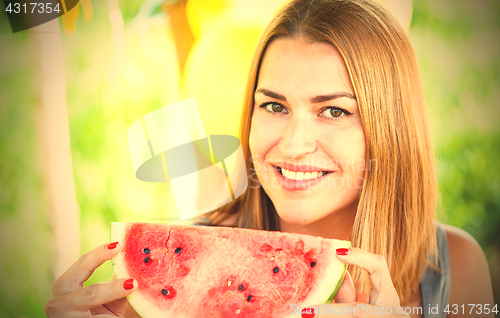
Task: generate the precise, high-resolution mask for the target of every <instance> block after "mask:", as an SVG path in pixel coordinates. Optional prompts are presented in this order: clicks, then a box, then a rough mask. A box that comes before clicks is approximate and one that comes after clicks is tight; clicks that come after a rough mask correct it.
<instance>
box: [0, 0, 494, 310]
mask: <svg viewBox="0 0 500 318" xmlns="http://www.w3.org/2000/svg"><path fill="white" fill-rule="evenodd" d="M111 2H112V1H108V2H106V1H94V2H92V6H93V16H92V17H91V18H88V19H84V18H83V15H82V14H80V16H79V17H78V18H75V19H76V20H75V25H74V28H72V27H71V26H69V27H66V29H67V31H66V32H62V33H61V39H62V44H63V54H64V65H65V74H66V85H67V86H66V92H67V105H68V116H69V130H70V136H71V155H72V163H73V171H74V183H75V189H76V199H77V202H78V206H79V209H80V211H79V217H80V224H79V229H80V243H79V245H80V246H81V248H80V251H78V253H79V254H80V253H85V252H87V251H89V250H91V249H92V248H94V247H96V246H97V245H99V244H102V243H104V242H107V241H108V240H109V223H110V222H112V221H154V220H158V219H165V218H175V217H176V215H177V210H176V207H175V203H174V202H173V196H172V194H171V192H170V189H169V187H168V184H150V183H145V182H141V181H139V180H137V179H136V178H135V176H134V172H133V168H132V164H131V161H130V154H129V150H128V139H127V138H128V137H127V130H128V127H129V126H130V125H131V124H132V123H133V122H134V121H135V120H137V119H138V118H140V117H141V116H143V115H145V114H147V113H149V112H151V111H153V110H155V109H158V108H160V107H161V106H164V105H167V104H168V103H171V102H174V101H177V100H179V99H181V98H183V97H184V96H186V95H189V94H190V92H191V91H190V89H189V85H188V84H186V83H183V82H182V80H181V75H180V71H179V68H178V64H177V63H178V61H177V55H176V54H177V53H176V48H175V45H174V37H173V35H172V32H171V31H170V29H169V25H168V23H169V21H170V20H169V17H168V15H167V14H166V12H165V10H164V9H163V7H162V2H161V1H146V2H144V3H143V2H142V1H137V0H130V1H121V2H120V3H119V9H120V13H121V17H122V18H123V20H120V19H118V22H120V21H123V27H122V28H121V29H120V28H118V29H117V26H120V23H118V24H114V25H112V24H111V23H110V21H111V20H112V18H111V17H112V15H111V14H110V12H111V9H110V5H109V3H111ZM413 6H414V8H413V19H412V24H411V28H410V37H411V39H412V41H413V44H414V46H415V49H416V52H417V55H418V58H419V62H420V66H421V71H422V75H423V80H424V85H425V91H426V96H427V102H428V105H429V114H430V119H431V123H432V134H433V138H434V141H435V149H436V159H437V164H438V177H439V185H440V186H439V190H440V205H439V211H438V214H439V219H440V220H442V221H443V222H445V223H448V224H451V225H454V226H458V227H460V228H462V229H464V230H466V231H467V232H469V233H470V234H472V236H474V237H475V238H476V240H477V241H478V242H479V244H480V245H481V247H482V248H483V250H484V252H485V254H486V257H487V259H488V262H489V266H490V271H491V275H492V280H493V283H494V288H495V302H496V303H500V213H499V212H500V165H499V164H498V163H499V162H500V149H499V146H500V127H499V125H498V123H499V122H500V107H499V105H498V104H499V102H500V89H499V87H498V84H499V80H500V59H499V57H500V44H499V42H500V41H499V39H500V2H499V1H495V0H478V1H469V0H439V1H435V0H416V1H414V4H413ZM0 8H1V9H2V12H1V13H0V156H1V159H0V255H1V256H0V257H1V267H0V282H2V284H1V287H0V318H4V317H5V318H7V317H8V318H11V317H16V318H17V317H44V316H45V315H44V313H43V307H44V304H45V302H46V301H47V300H48V298H49V297H50V289H51V286H52V283H53V281H54V275H53V272H52V266H53V260H54V257H55V251H54V248H53V243H54V237H53V232H52V229H51V223H50V221H49V220H50V213H51V212H50V206H51V202H49V200H48V199H47V197H46V192H47V190H46V186H45V181H44V180H45V179H44V178H45V176H44V174H43V171H42V170H43V169H42V168H41V167H42V166H43V165H42V164H40V160H41V159H40V149H39V145H38V142H39V141H38V140H39V139H37V138H38V135H37V134H38V130H37V127H38V125H39V124H38V123H37V121H38V117H37V116H38V115H37V114H38V112H39V100H40V99H39V96H38V95H37V87H38V86H39V83H37V79H36V76H34V74H35V73H36V70H37V67H38V66H37V63H39V62H38V61H37V57H36V50H33V43H32V42H33V41H32V35H31V34H30V33H29V32H28V31H23V32H19V33H16V34H12V32H11V30H10V26H9V23H8V19H7V16H6V14H5V8H4V7H3V5H0ZM87 13H88V11H87ZM115 22H116V20H115ZM259 23H260V22H259ZM70 24H71V23H70ZM61 25H62V24H61ZM252 27H255V29H258V26H252ZM116 32H118V33H116ZM120 32H121V33H120ZM252 32H253V31H252ZM195 33H196V32H195ZM117 34H118V35H117ZM255 34H256V33H255V32H253V33H252V36H254V35H255ZM195 36H199V34H198V35H197V34H195ZM202 36H203V34H202ZM250 42H251V41H250ZM250 42H249V43H250ZM232 43H233V42H231V41H229V40H228V43H226V45H227V47H230V46H231V45H232ZM247 45H249V44H248V43H247ZM227 47H225V46H221V47H220V50H221V52H222V51H224V50H227ZM245 50H246V51H249V49H248V48H245ZM251 53H252V52H251V50H250V51H249V55H251ZM245 58H246V57H245ZM242 59H244V58H242ZM195 62H196V61H194V62H193V61H191V65H196V63H195ZM237 62H238V61H236V62H235V63H237ZM218 66H219V65H218ZM220 67H222V66H220ZM222 68H223V67H222ZM189 71H190V70H189V69H187V70H186V72H189ZM196 71H197V69H195V70H194V71H192V70H191V72H192V73H193V72H194V73H195V74H196ZM210 75H211V76H213V77H214V78H215V79H217V76H219V75H218V74H210ZM244 81H245V80H244V78H242V79H241V80H240V81H236V82H235V83H236V84H235V85H238V87H237V91H236V92H237V93H239V92H240V90H242V85H243V84H244ZM214 82H215V83H216V84H217V81H216V80H215V81H214ZM207 85H208V83H207ZM215 97H216V98H218V97H217V96H215ZM221 100H222V101H221V102H220V103H219V102H218V101H217V100H216V101H215V103H218V108H216V109H215V110H214V109H206V108H205V109H203V108H200V112H201V113H202V118H203V120H204V124H205V128H206V131H207V133H209V134H211V133H220V131H218V130H217V129H219V128H218V127H219V125H218V119H217V118H223V119H224V118H227V117H224V116H230V117H231V116H232V117H235V118H236V116H237V114H238V108H237V107H235V106H238V105H240V102H241V101H240V100H239V99H238V100H233V102H232V104H227V103H228V102H227V100H224V97H221ZM209 113H210V114H211V116H212V117H210V116H207V114H209ZM227 114H229V115H227ZM232 117H231V118H232ZM207 118H208V119H207ZM212 118H213V121H212ZM219 120H220V119H219ZM227 129H228V130H229V131H232V130H233V129H234V127H233V126H231V127H229V128H227ZM111 273H112V269H111V265H110V264H105V265H104V266H103V267H102V268H100V269H98V270H97V271H96V273H95V274H94V276H93V277H92V278H91V279H90V280H89V282H88V283H94V282H97V281H106V280H108V279H109V278H110V277H111Z"/></svg>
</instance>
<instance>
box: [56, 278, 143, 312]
mask: <svg viewBox="0 0 500 318" xmlns="http://www.w3.org/2000/svg"><path fill="white" fill-rule="evenodd" d="M135 289H137V282H136V281H135V280H134V279H132V278H129V279H118V280H115V281H112V282H107V283H98V284H93V285H90V286H87V287H85V288H81V289H78V290H75V291H74V292H71V293H69V294H66V295H65V296H64V298H65V301H64V303H65V304H66V306H67V308H68V309H70V310H76V311H87V310H90V309H92V308H95V307H98V306H101V305H104V304H108V303H111V302H113V301H116V300H119V299H122V298H125V297H126V296H128V295H130V294H131V293H132V292H133V291H134V290H135ZM123 304H124V305H126V303H123ZM124 309H125V308H124Z"/></svg>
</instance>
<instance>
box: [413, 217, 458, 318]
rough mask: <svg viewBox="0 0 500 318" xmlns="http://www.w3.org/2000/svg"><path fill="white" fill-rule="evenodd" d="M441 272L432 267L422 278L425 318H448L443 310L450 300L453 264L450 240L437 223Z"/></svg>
mask: <svg viewBox="0 0 500 318" xmlns="http://www.w3.org/2000/svg"><path fill="white" fill-rule="evenodd" d="M436 239H437V246H438V253H439V256H438V266H439V272H437V271H436V270H434V269H433V268H431V267H427V271H426V272H425V273H424V276H423V277H422V281H421V282H420V287H421V289H422V305H423V314H424V318H446V315H447V314H446V312H444V311H443V310H444V309H445V307H446V306H447V305H448V301H449V299H450V286H451V264H450V255H449V252H448V239H447V238H446V232H445V230H444V229H443V227H442V226H441V223H439V222H436Z"/></svg>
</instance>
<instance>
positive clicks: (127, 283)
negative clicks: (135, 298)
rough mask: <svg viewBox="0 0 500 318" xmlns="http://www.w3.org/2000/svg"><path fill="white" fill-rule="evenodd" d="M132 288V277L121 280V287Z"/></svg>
mask: <svg viewBox="0 0 500 318" xmlns="http://www.w3.org/2000/svg"><path fill="white" fill-rule="evenodd" d="M132 288H134V279H133V278H129V279H127V280H126V281H124V282H123V289H125V290H131V289H132Z"/></svg>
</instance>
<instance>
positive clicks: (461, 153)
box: [410, 0, 500, 303]
mask: <svg viewBox="0 0 500 318" xmlns="http://www.w3.org/2000/svg"><path fill="white" fill-rule="evenodd" d="M499 22H500V2H498V1H488V0H481V1H474V2H472V1H431V0H425V1H414V15H413V23H412V28H411V31H410V36H411V38H412V41H413V43H414V45H415V48H416V52H417V56H418V58H419V62H420V65H421V71H422V77H423V81H424V87H425V92H426V96H427V102H428V105H429V114H430V119H431V124H432V131H433V137H434V140H435V145H436V159H437V167H438V178H439V189H440V199H441V202H440V207H439V211H438V212H439V215H440V219H441V220H443V221H444V222H446V223H448V224H451V225H454V226H457V227H460V228H462V229H464V230H466V231H467V232H469V233H470V234H471V235H472V236H473V237H474V238H475V239H476V240H477V241H478V242H479V244H480V245H481V247H482V248H483V250H484V251H485V254H486V257H487V259H488V262H489V266H490V272H491V275H492V281H493V285H494V291H495V302H496V303H499V302H500V243H499V242H500V213H499V212H500V166H499V165H498V162H499V160H500V147H499V146H500V129H499V127H498V122H499V120H500V109H499V107H498V102H499V101H500V90H499V89H498V83H499V80H500V59H499V56H500V43H499V41H498V38H499V36H500V23H499Z"/></svg>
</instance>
